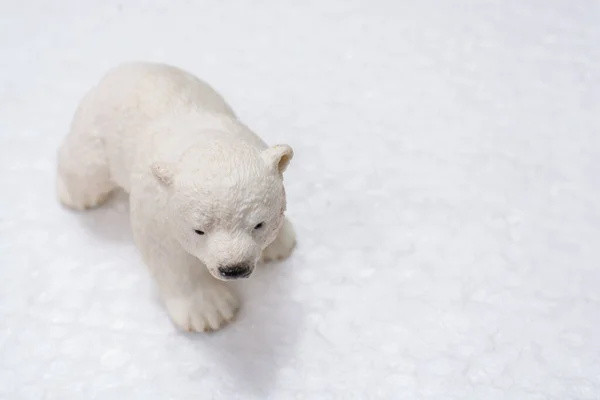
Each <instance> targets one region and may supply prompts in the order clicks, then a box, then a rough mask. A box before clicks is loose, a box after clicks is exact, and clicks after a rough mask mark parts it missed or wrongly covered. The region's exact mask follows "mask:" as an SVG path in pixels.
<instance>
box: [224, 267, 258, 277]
mask: <svg viewBox="0 0 600 400" xmlns="http://www.w3.org/2000/svg"><path fill="white" fill-rule="evenodd" d="M252 270H253V268H252V267H251V266H250V265H249V264H234V265H224V266H220V267H219V268H218V271H219V275H221V277H222V278H223V279H242V278H247V277H249V276H250V275H251V274H252Z"/></svg>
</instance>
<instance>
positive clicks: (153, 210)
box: [56, 62, 296, 332]
mask: <svg viewBox="0 0 600 400" xmlns="http://www.w3.org/2000/svg"><path fill="white" fill-rule="evenodd" d="M292 156H293V151H292V149H291V147H290V146H288V145H285V144H282V145H276V146H272V147H269V146H267V145H266V144H265V143H264V142H263V141H262V140H261V139H260V138H259V137H258V136H257V135H256V134H254V133H253V132H252V131H251V130H250V129H249V128H248V127H246V126H245V125H244V124H243V123H242V122H240V120H239V119H238V118H237V117H236V115H235V114H234V112H233V111H232V109H231V108H230V107H229V105H228V104H227V103H226V102H225V100H224V99H223V98H222V97H221V96H220V95H219V94H218V93H217V92H216V91H215V90H213V89H212V88H211V87H210V86H209V85H208V84H206V83H204V82H202V81H201V80H199V79H198V78H196V77H194V76H193V75H191V74H190V73H188V72H186V71H183V70H181V69H179V68H177V67H174V66H170V65H165V64H158V63H145V62H132V63H126V64H122V65H120V66H117V67H116V68H114V69H112V70H110V71H109V72H108V73H107V74H106V75H105V76H104V77H103V78H102V79H101V80H100V82H99V84H98V85H97V86H96V87H94V88H92V89H91V90H90V91H89V92H88V93H87V94H86V95H85V96H84V97H83V99H82V100H81V103H80V104H79V106H78V108H77V110H76V112H75V115H74V117H73V120H72V123H71V127H70V132H69V133H68V135H67V136H66V138H65V139H64V142H63V143H62V145H61V147H60V149H59V151H58V171H57V179H56V186H57V192H58V197H59V199H60V201H61V202H62V203H63V204H64V205H65V206H67V207H69V208H72V209H76V210H84V209H89V208H93V207H96V206H99V205H100V204H102V203H103V202H104V200H106V199H107V197H108V195H109V194H110V193H111V192H112V191H113V190H114V189H117V188H122V189H123V190H124V191H125V192H127V193H128V194H129V203H130V218H131V227H132V231H133V236H134V240H135V244H136V246H137V247H138V249H139V251H140V253H141V257H142V259H143V261H144V262H145V264H146V265H147V266H148V268H149V271H150V274H151V275H152V276H153V278H154V281H155V282H156V285H157V287H158V289H159V292H160V295H161V298H162V299H163V302H164V305H165V308H166V310H167V312H168V314H169V315H170V317H171V319H172V320H173V322H174V323H175V325H177V326H178V327H179V328H181V329H183V330H186V331H190V332H208V331H212V330H216V329H219V328H221V327H222V326H224V325H225V324H226V323H228V322H230V321H231V320H232V318H233V317H234V316H235V314H236V312H237V310H238V308H239V300H238V298H237V297H236V295H235V294H234V293H233V292H232V290H231V288H230V286H229V284H227V283H226V281H230V280H234V279H241V278H247V277H249V276H250V275H251V274H252V272H253V271H254V270H255V268H256V265H257V264H258V263H259V262H260V261H261V259H262V261H269V260H273V259H283V258H286V257H287V256H289V255H290V253H291V252H292V250H293V248H294V246H295V243H296V239H295V234H294V231H293V229H292V225H291V224H290V222H289V221H288V220H287V219H286V217H285V216H284V212H285V210H286V195H285V189H284V185H283V173H284V171H285V170H286V167H287V166H288V163H289V162H290V160H291V159H292Z"/></svg>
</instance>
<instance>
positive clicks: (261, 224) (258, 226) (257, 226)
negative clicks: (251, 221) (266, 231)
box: [254, 222, 265, 229]
mask: <svg viewBox="0 0 600 400" xmlns="http://www.w3.org/2000/svg"><path fill="white" fill-rule="evenodd" d="M264 224H265V223H264V222H261V223H260V224H258V225H256V226H255V227H254V229H260V228H262V227H263V225H264Z"/></svg>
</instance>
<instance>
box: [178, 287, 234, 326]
mask: <svg viewBox="0 0 600 400" xmlns="http://www.w3.org/2000/svg"><path fill="white" fill-rule="evenodd" d="M166 307H167V310H168V312H169V314H170V316H171V319H172V320H173V322H174V323H175V324H176V325H177V326H178V327H180V328H181V329H183V330H185V331H187V332H211V331H215V330H217V329H219V328H222V327H223V326H225V325H227V324H228V323H229V322H231V320H233V318H234V317H235V314H236V313H237V311H238V309H239V307H240V303H239V300H238V299H237V297H236V296H235V295H234V294H233V293H232V292H231V290H230V289H229V288H227V287H226V286H225V285H224V284H221V283H219V282H211V284H207V285H204V286H203V287H202V290H198V291H197V292H196V293H195V294H194V295H193V296H191V297H190V298H173V299H168V300H167V301H166Z"/></svg>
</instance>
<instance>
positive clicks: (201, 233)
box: [194, 229, 204, 235]
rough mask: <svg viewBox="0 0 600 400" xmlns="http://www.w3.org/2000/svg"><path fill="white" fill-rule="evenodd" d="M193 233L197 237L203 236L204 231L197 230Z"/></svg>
mask: <svg viewBox="0 0 600 400" xmlns="http://www.w3.org/2000/svg"><path fill="white" fill-rule="evenodd" d="M194 232H196V233H197V234H198V235H204V231H201V230H199V229H196V230H195V231H194Z"/></svg>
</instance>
